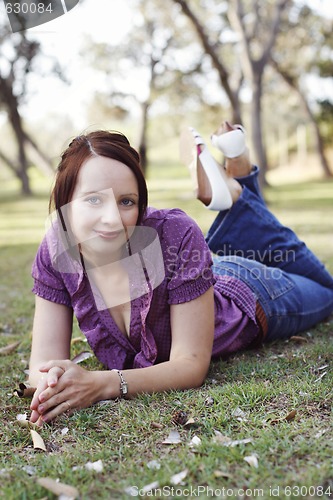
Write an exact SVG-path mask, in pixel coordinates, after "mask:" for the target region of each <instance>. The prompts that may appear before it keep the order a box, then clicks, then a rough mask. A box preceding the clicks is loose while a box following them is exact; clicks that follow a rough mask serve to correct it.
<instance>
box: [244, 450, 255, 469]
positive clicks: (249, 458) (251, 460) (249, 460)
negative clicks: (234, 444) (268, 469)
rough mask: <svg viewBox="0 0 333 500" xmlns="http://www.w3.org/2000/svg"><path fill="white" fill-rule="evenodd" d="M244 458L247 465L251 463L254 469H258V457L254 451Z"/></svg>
mask: <svg viewBox="0 0 333 500" xmlns="http://www.w3.org/2000/svg"><path fill="white" fill-rule="evenodd" d="M244 460H245V462H247V463H248V464H249V465H251V467H254V468H255V469H258V458H257V455H255V454H254V453H253V454H252V455H249V456H247V457H244Z"/></svg>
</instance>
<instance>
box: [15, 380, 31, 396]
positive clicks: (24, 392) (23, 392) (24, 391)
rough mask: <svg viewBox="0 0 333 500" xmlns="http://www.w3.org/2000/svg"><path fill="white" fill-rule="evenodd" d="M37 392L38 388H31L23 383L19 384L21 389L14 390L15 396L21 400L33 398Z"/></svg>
mask: <svg viewBox="0 0 333 500" xmlns="http://www.w3.org/2000/svg"><path fill="white" fill-rule="evenodd" d="M35 391H36V387H30V386H28V385H26V384H24V383H23V382H21V383H20V384H19V388H18V389H15V390H14V394H15V395H16V396H18V397H19V398H32V396H33V395H34V393H35Z"/></svg>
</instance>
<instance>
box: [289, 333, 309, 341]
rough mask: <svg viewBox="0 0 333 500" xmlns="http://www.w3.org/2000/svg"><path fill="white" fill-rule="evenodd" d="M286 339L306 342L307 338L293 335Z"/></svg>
mask: <svg viewBox="0 0 333 500" xmlns="http://www.w3.org/2000/svg"><path fill="white" fill-rule="evenodd" d="M288 340H291V341H293V342H308V339H306V338H305V337H301V336H300V335H293V336H292V337H290V338H289V339H288Z"/></svg>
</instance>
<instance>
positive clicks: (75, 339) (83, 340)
mask: <svg viewBox="0 0 333 500" xmlns="http://www.w3.org/2000/svg"><path fill="white" fill-rule="evenodd" d="M78 342H88V340H87V339H86V338H85V337H74V338H73V339H71V345H74V344H77V343H78Z"/></svg>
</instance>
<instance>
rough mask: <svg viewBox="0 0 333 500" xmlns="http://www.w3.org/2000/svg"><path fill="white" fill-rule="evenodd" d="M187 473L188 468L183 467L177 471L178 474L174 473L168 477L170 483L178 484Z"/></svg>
mask: <svg viewBox="0 0 333 500" xmlns="http://www.w3.org/2000/svg"><path fill="white" fill-rule="evenodd" d="M187 474H188V469H184V470H182V471H181V472H178V474H174V475H173V476H171V477H170V483H171V484H174V485H176V484H180V483H181V482H182V481H183V480H184V479H185V478H186V476H187Z"/></svg>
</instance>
